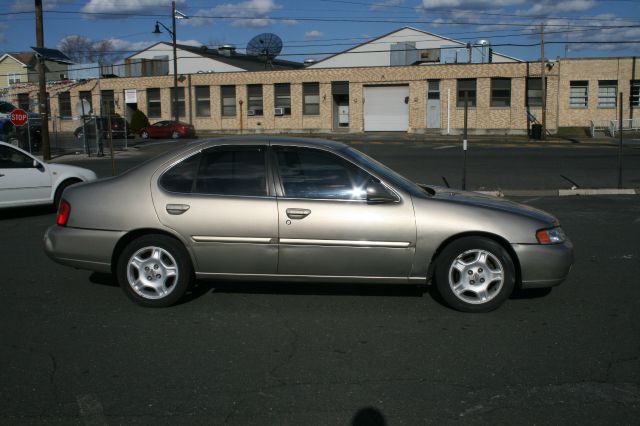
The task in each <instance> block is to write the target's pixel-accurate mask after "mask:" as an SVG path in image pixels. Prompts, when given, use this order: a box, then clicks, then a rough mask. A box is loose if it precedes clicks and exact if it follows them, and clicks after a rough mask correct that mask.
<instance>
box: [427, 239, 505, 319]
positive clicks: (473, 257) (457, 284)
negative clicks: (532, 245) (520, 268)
mask: <svg viewBox="0 0 640 426" xmlns="http://www.w3.org/2000/svg"><path fill="white" fill-rule="evenodd" d="M515 277H516V274H515V267H514V263H513V259H512V258H511V256H510V255H509V253H508V252H507V251H506V250H505V248H504V247H502V246H501V245H500V244H498V243H497V242H495V241H494V240H491V239H489V238H484V237H464V238H460V239H458V240H455V241H453V242H452V243H450V244H449V245H447V246H446V247H445V248H444V250H443V251H442V253H440V255H439V256H438V258H437V259H436V270H435V279H436V287H437V289H438V292H439V294H440V296H441V297H442V299H444V301H445V303H446V304H447V305H449V306H450V307H452V308H453V309H456V310H458V311H462V312H490V311H493V310H494V309H496V308H498V307H499V306H500V305H501V304H502V303H503V302H504V301H505V300H507V298H509V296H510V295H511V293H512V292H513V288H514V286H515Z"/></svg>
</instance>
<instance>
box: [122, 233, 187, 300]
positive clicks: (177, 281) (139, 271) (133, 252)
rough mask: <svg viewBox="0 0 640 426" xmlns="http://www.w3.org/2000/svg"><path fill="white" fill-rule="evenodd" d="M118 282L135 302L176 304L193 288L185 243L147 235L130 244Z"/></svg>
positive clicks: (124, 255) (124, 254) (126, 250)
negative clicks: (191, 286)
mask: <svg viewBox="0 0 640 426" xmlns="http://www.w3.org/2000/svg"><path fill="white" fill-rule="evenodd" d="M116 275H117V278H118V283H119V284H120V286H121V287H122V289H123V290H124V292H125V293H126V295H127V296H129V298H130V299H131V300H133V301H134V302H135V303H137V304H139V305H142V306H149V307H166V306H171V305H173V304H175V303H176V302H177V301H178V300H180V298H181V297H182V295H183V294H184V292H185V291H186V290H187V288H188V287H189V284H190V282H191V279H192V275H193V268H192V266H191V261H190V259H189V256H188V254H187V252H186V250H185V249H184V247H183V246H182V244H181V243H180V242H179V241H177V240H175V239H173V238H171V237H168V236H165V235H146V236H143V237H140V238H137V239H136V240H134V241H132V242H131V243H129V245H128V246H127V247H126V248H125V249H124V251H123V252H122V254H121V255H120V257H119V258H118V263H117V266H116Z"/></svg>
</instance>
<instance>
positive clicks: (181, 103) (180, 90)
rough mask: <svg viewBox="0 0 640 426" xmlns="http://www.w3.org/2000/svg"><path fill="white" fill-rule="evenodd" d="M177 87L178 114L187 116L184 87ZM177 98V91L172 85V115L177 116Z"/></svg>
mask: <svg viewBox="0 0 640 426" xmlns="http://www.w3.org/2000/svg"><path fill="white" fill-rule="evenodd" d="M177 89H178V116H179V117H185V116H186V110H185V104H184V87H178V88H177ZM175 99H176V97H175V92H174V88H173V87H172V88H171V117H175V116H176V111H175V107H176V103H175Z"/></svg>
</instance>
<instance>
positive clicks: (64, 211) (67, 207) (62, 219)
mask: <svg viewBox="0 0 640 426" xmlns="http://www.w3.org/2000/svg"><path fill="white" fill-rule="evenodd" d="M70 214H71V204H69V202H68V201H67V200H62V201H61V202H60V206H59V207H58V225H60V226H67V221H68V220H69V215H70Z"/></svg>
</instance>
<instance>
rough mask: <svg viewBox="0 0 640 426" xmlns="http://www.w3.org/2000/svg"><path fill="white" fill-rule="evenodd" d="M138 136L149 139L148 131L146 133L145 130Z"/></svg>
mask: <svg viewBox="0 0 640 426" xmlns="http://www.w3.org/2000/svg"><path fill="white" fill-rule="evenodd" d="M140 136H142V139H149V133H147V132H146V131H143V132H142V133H140Z"/></svg>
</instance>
